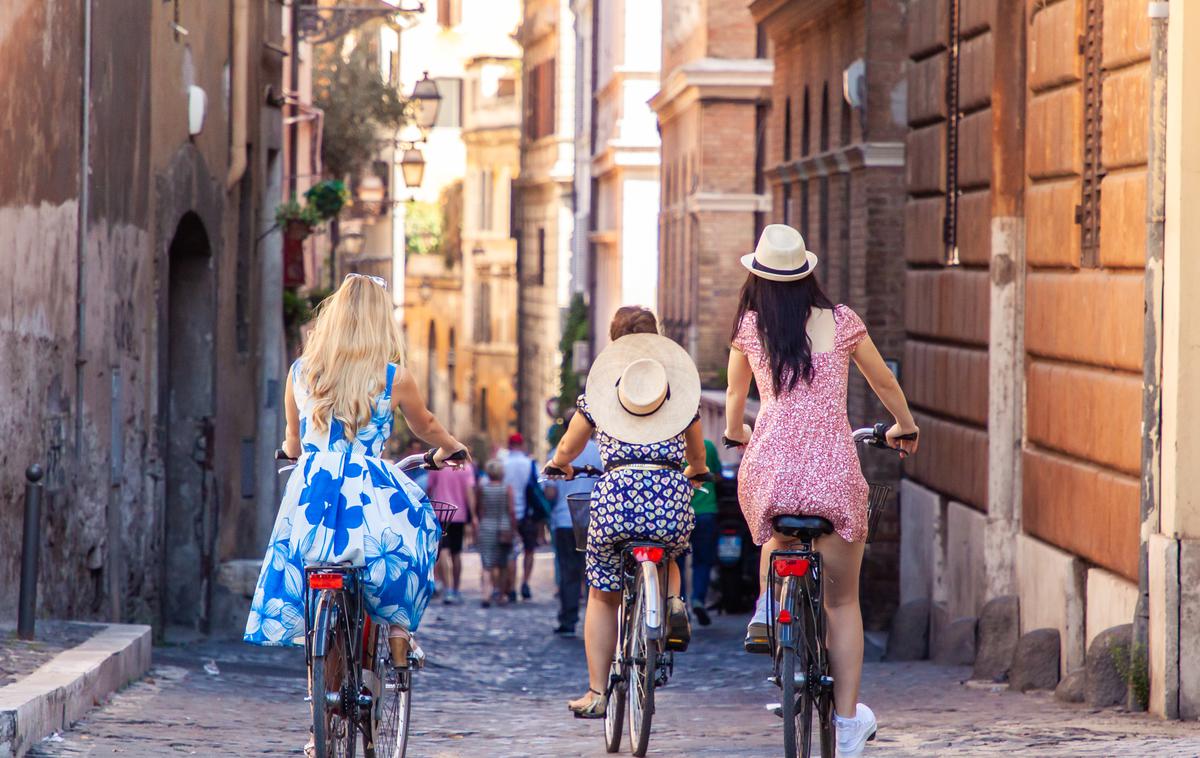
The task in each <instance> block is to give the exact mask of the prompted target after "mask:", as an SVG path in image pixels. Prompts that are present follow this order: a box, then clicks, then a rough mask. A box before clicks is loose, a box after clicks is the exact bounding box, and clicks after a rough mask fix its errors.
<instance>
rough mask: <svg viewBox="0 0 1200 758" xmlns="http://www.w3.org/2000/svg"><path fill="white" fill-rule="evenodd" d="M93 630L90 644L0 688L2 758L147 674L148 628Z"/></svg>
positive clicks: (29, 745)
mask: <svg viewBox="0 0 1200 758" xmlns="http://www.w3.org/2000/svg"><path fill="white" fill-rule="evenodd" d="M97 626H101V627H102V628H101V629H100V631H99V632H97V633H96V634H95V635H94V636H93V637H92V638H91V639H89V640H87V641H86V642H84V643H83V644H81V645H77V646H76V647H73V648H71V649H70V650H65V651H63V652H62V653H59V654H58V655H56V656H55V657H54V658H52V659H51V660H50V661H49V662H47V663H46V664H44V665H43V666H41V667H40V668H38V669H37V670H36V671H34V672H33V673H32V674H30V675H29V676H26V677H24V678H23V679H20V680H18V681H16V682H14V683H12V684H10V685H8V686H6V687H0V758H20V757H21V756H23V755H25V753H26V752H27V751H28V750H29V749H30V748H32V747H33V746H34V745H35V744H37V743H38V742H39V741H40V740H41V739H42V738H43V737H46V736H47V735H50V734H52V733H54V732H56V731H63V730H64V729H66V728H67V727H69V726H70V725H71V724H72V723H74V722H75V721H78V720H79V719H80V718H82V717H83V716H84V714H86V713H87V712H88V711H89V710H91V709H92V707H93V706H95V705H96V704H98V703H99V702H101V701H102V700H103V699H104V698H106V697H107V696H108V695H109V694H111V693H113V692H115V691H116V690H118V689H120V688H121V687H124V686H125V685H126V684H128V683H129V682H131V681H132V680H134V679H136V678H138V677H140V676H141V675H142V674H144V673H146V671H148V670H149V669H150V652H151V630H150V627H148V626H143V625H140V624H106V625H97Z"/></svg>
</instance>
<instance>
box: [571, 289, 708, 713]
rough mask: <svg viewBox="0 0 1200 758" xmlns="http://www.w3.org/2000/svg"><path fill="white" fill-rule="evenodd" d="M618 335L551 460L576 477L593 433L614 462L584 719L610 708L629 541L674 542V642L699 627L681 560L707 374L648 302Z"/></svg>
mask: <svg viewBox="0 0 1200 758" xmlns="http://www.w3.org/2000/svg"><path fill="white" fill-rule="evenodd" d="M609 335H610V337H611V338H612V340H613V341H612V344H610V345H609V346H608V347H607V348H605V349H604V351H603V352H601V353H600V355H598V356H596V361H595V363H594V364H593V365H592V369H591V371H590V372H589V374H588V380H587V391H586V393H585V394H584V395H583V396H581V397H580V398H579V402H578V408H579V412H578V413H576V414H575V417H574V418H572V419H571V424H570V426H569V427H567V431H566V433H565V434H564V435H563V438H562V440H561V441H560V442H559V443H558V448H557V450H555V453H554V455H553V457H551V459H550V464H549V465H550V467H553V468H554V469H558V470H560V471H563V472H565V474H566V478H567V479H570V478H572V476H573V473H574V468H573V466H572V464H571V463H570V462H571V461H574V460H575V459H576V458H577V457H578V456H579V455H580V454H581V453H582V452H583V449H584V447H585V446H586V444H587V441H588V439H589V438H592V437H593V436H594V437H595V440H596V443H597V446H598V447H599V450H600V457H601V459H602V460H603V462H604V468H605V474H604V476H602V477H601V478H600V479H599V481H597V482H596V488H595V490H594V492H593V498H592V505H591V523H590V525H589V528H588V544H587V559H586V560H587V564H586V566H587V568H586V575H587V582H588V587H589V594H588V607H587V616H586V618H585V621H584V646H585V648H586V650H587V661H588V692H587V694H585V695H584V696H583V697H581V698H579V699H577V700H572V701H571V702H570V703H568V707H569V708H570V709H571V711H572V712H574V713H575V714H576V715H577V716H579V717H581V718H603V717H604V711H605V708H606V706H607V698H606V697H605V695H604V693H605V689H606V687H607V685H608V674H609V664H610V663H611V662H612V659H613V654H614V652H615V650H616V642H617V611H618V609H619V608H620V605H621V573H620V572H621V552H620V545H621V544H622V543H625V542H627V541H629V540H653V541H655V542H660V543H662V544H663V545H664V546H665V547H666V552H667V556H666V557H667V594H668V600H667V625H666V626H667V640H668V649H672V650H683V649H686V648H687V645H688V642H689V640H690V638H691V629H690V627H689V625H688V617H687V607H686V606H685V605H684V604H683V600H682V599H681V598H680V597H679V583H680V578H679V567H678V566H677V565H676V563H675V560H674V559H675V558H676V557H678V556H679V555H680V554H681V553H682V552H683V551H685V550H686V549H687V546H688V537H689V536H690V535H691V532H692V524H693V522H694V516H693V515H692V508H691V498H692V492H693V489H694V487H695V486H696V485H695V484H693V482H695V481H696V479H695V478H699V477H704V476H705V475H706V474H707V473H708V469H707V467H706V464H705V460H704V432H703V430H702V429H701V425H700V416H699V414H698V413H697V410H698V409H699V405H700V376H699V373H698V372H697V371H696V365H695V363H693V362H692V359H691V357H690V356H688V354H687V352H686V351H685V350H684V349H683V348H681V347H680V346H679V345H677V344H675V343H674V342H672V341H671V340H669V339H667V338H666V337H661V336H659V335H658V323H657V320H656V319H655V318H654V314H653V313H651V312H650V311H649V310H647V309H645V308H639V307H636V306H626V307H624V308H621V309H619V310H618V311H617V314H616V317H615V318H614V319H613V323H612V325H611V327H610V329H609ZM685 466H686V467H685Z"/></svg>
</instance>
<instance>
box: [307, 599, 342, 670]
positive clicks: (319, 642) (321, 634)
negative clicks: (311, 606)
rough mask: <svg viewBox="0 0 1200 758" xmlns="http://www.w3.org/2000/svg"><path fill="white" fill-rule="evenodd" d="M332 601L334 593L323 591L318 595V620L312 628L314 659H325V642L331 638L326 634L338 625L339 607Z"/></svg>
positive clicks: (315, 620) (314, 620)
mask: <svg viewBox="0 0 1200 758" xmlns="http://www.w3.org/2000/svg"><path fill="white" fill-rule="evenodd" d="M332 599H333V598H332V593H331V592H330V591H329V590H323V591H322V592H321V593H320V594H318V595H317V603H316V606H317V611H316V618H314V619H313V628H312V654H313V656H314V657H318V658H324V657H325V640H326V639H327V638H328V636H329V635H327V634H326V632H327V631H328V630H329V629H330V628H332V627H333V626H335V625H336V624H337V612H338V607H337V605H335V604H334V603H333V602H332Z"/></svg>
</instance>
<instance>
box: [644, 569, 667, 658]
mask: <svg viewBox="0 0 1200 758" xmlns="http://www.w3.org/2000/svg"><path fill="white" fill-rule="evenodd" d="M638 567H639V568H640V569H641V571H642V585H643V586H644V587H645V588H646V595H645V597H646V638H647V639H651V640H658V639H662V636H663V623H662V592H661V590H660V589H659V584H658V565H657V564H654V563H651V562H649V561H644V562H642V563H639V564H638Z"/></svg>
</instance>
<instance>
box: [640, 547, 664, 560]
mask: <svg viewBox="0 0 1200 758" xmlns="http://www.w3.org/2000/svg"><path fill="white" fill-rule="evenodd" d="M633 557H634V559H636V560H637V562H638V563H658V562H659V561H661V560H662V557H663V549H662V548H661V547H635V548H634V549H633Z"/></svg>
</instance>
